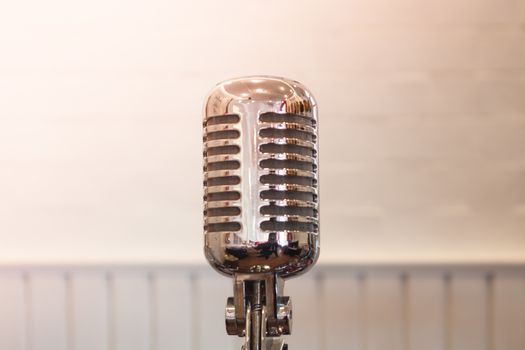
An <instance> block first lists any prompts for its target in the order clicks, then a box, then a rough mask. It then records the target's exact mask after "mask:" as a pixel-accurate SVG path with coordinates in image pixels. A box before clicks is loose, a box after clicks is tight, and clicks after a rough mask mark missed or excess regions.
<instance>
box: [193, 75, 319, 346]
mask: <svg viewBox="0 0 525 350" xmlns="http://www.w3.org/2000/svg"><path fill="white" fill-rule="evenodd" d="M203 128H204V138H203V142H204V152H203V155H204V234H205V246H204V250H205V254H206V258H207V259H208V261H209V262H210V264H211V265H212V266H213V267H214V268H215V269H216V270H217V271H219V272H220V273H223V274H225V275H227V276H232V277H233V279H234V297H233V298H228V301H227V305H226V330H227V332H228V334H230V335H237V336H240V337H245V341H244V346H243V349H244V350H283V349H287V345H286V344H284V341H283V340H282V338H280V336H281V335H285V334H290V330H291V325H292V304H291V301H290V298H289V297H286V296H283V286H284V279H286V278H289V277H292V276H296V275H298V274H300V273H303V272H305V271H307V270H308V269H309V268H310V267H311V266H313V264H314V263H315V262H316V260H317V258H318V256H319V221H318V218H319V199H318V170H317V165H318V158H317V143H318V140H317V104H316V102H315V100H314V98H313V96H312V94H311V93H310V92H309V91H308V90H307V89H306V88H305V87H304V86H303V85H301V84H300V83H298V82H296V81H293V80H288V79H283V78H276V77H269V76H253V77H244V78H237V79H232V80H228V81H225V82H222V83H220V84H218V85H217V86H216V87H215V88H214V89H213V90H212V91H211V93H210V94H209V96H208V98H207V100H206V105H205V109H204V121H203Z"/></svg>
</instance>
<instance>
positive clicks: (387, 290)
mask: <svg viewBox="0 0 525 350" xmlns="http://www.w3.org/2000/svg"><path fill="white" fill-rule="evenodd" d="M404 319H405V315H404V306H403V290H402V280H401V276H400V274H399V273H397V274H396V273H386V272H385V273H382V272H377V273H370V274H369V275H368V276H367V279H366V327H367V329H366V349H367V350H385V349H388V350H402V349H403V348H404V346H405V344H404V339H403V333H404Z"/></svg>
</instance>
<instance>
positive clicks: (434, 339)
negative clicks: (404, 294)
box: [408, 273, 446, 350]
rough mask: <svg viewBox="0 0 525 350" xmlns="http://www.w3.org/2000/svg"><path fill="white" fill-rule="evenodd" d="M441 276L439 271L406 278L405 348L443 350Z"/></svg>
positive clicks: (443, 308) (412, 349)
mask: <svg viewBox="0 0 525 350" xmlns="http://www.w3.org/2000/svg"><path fill="white" fill-rule="evenodd" d="M445 300H446V299H445V280H444V278H443V276H442V274H439V273H430V274H426V273H425V274H419V273H414V274H412V275H410V276H409V278H408V303H409V305H408V349H410V350H418V349H425V350H445V344H446V342H445V309H446V305H445Z"/></svg>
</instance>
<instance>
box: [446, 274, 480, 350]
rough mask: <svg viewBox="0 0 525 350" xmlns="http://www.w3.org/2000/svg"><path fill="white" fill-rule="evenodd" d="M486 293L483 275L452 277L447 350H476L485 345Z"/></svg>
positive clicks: (458, 275) (457, 275) (454, 275)
mask: <svg viewBox="0 0 525 350" xmlns="http://www.w3.org/2000/svg"><path fill="white" fill-rule="evenodd" d="M487 293H488V288H487V278H486V276H485V275H484V274H483V273H478V272H472V273H462V272H457V273H454V274H453V275H452V280H451V285H450V305H449V307H448V310H449V313H450V315H449V330H448V333H449V337H450V338H449V345H450V349H451V350H480V349H486V347H487V346H488V344H487V339H488V337H489V329H488V324H487V300H488V299H487V298H488V294H487Z"/></svg>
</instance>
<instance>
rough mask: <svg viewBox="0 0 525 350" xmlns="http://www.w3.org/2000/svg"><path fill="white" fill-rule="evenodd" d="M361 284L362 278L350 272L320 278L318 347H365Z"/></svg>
mask: <svg viewBox="0 0 525 350" xmlns="http://www.w3.org/2000/svg"><path fill="white" fill-rule="evenodd" d="M362 284H363V279H362V278H360V277H359V276H357V275H355V274H349V273H348V274H337V275H332V274H328V275H326V276H325V277H324V278H323V291H322V294H321V297H322V300H321V303H320V305H321V307H322V310H321V312H322V315H323V316H322V319H321V320H322V322H323V325H322V330H323V333H322V342H323V343H322V344H323V345H322V347H321V349H330V350H361V349H364V339H363V334H364V329H363V327H364V322H363V320H364V319H363V317H364V315H363V309H364V307H363V306H364V303H363V302H364V295H363V293H362V287H363V286H362ZM312 302H314V301H312Z"/></svg>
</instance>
